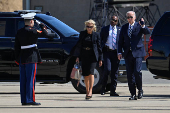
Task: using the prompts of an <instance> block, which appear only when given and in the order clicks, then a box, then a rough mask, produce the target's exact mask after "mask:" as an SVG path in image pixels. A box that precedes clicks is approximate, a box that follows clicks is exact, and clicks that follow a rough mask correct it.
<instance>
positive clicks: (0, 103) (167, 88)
mask: <svg viewBox="0 0 170 113" xmlns="http://www.w3.org/2000/svg"><path fill="white" fill-rule="evenodd" d="M144 63H145V62H144ZM142 73H143V90H144V97H143V98H142V99H138V100H133V101H129V96H130V93H129V90H128V86H127V83H120V82H119V83H118V86H117V90H116V92H117V93H118V94H119V95H120V96H119V97H110V96H109V92H108V93H107V94H106V95H104V96H102V95H100V94H93V96H92V99H91V100H85V94H79V93H78V92H77V91H76V90H75V89H74V88H73V86H72V84H71V83H70V82H69V83H67V84H40V83H37V84H36V88H35V92H36V95H35V96H36V101H37V102H40V103H41V104H42V105H41V106H21V103H20V94H19V83H18V82H4V83H0V113H33V112H34V113H88V112H89V113H106V112H107V113H113V112H115V113H125V112H126V113H169V112H170V80H164V79H154V78H153V75H152V74H151V73H150V72H149V71H147V70H146V69H145V68H143V69H142Z"/></svg>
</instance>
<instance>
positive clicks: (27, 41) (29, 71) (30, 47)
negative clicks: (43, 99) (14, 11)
mask: <svg viewBox="0 0 170 113" xmlns="http://www.w3.org/2000/svg"><path fill="white" fill-rule="evenodd" d="M35 15H36V13H27V14H23V15H21V16H22V17H23V18H24V20H25V27H24V28H21V29H20V30H18V32H17V34H16V37H15V58H16V63H17V64H18V65H19V69H20V95H21V103H22V105H41V104H40V103H37V102H35V80H36V70H37V63H41V56H40V53H39V51H38V48H37V39H38V37H40V36H48V33H47V30H46V27H45V25H44V24H39V26H40V27H41V29H42V31H39V30H37V29H35V28H33V26H34V20H33V18H34V16H35Z"/></svg>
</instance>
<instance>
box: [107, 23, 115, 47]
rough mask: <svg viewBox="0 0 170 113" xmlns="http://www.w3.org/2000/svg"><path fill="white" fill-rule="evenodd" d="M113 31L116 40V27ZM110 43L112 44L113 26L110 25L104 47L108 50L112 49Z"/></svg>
mask: <svg viewBox="0 0 170 113" xmlns="http://www.w3.org/2000/svg"><path fill="white" fill-rule="evenodd" d="M114 30H115V33H116V34H115V35H116V38H117V28H116V26H114ZM112 43H113V26H111V25H110V28H109V36H108V38H107V41H106V44H105V45H106V46H108V47H109V49H113V46H112ZM116 49H117V48H116Z"/></svg>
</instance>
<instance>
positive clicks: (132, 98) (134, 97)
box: [129, 95, 137, 100]
mask: <svg viewBox="0 0 170 113" xmlns="http://www.w3.org/2000/svg"><path fill="white" fill-rule="evenodd" d="M129 100H137V98H136V95H132V96H131V97H130V98H129Z"/></svg>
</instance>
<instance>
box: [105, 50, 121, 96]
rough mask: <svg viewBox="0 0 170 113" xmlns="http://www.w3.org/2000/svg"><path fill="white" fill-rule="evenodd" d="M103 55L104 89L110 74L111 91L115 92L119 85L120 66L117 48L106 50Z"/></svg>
mask: <svg viewBox="0 0 170 113" xmlns="http://www.w3.org/2000/svg"><path fill="white" fill-rule="evenodd" d="M103 57H104V71H103V77H102V90H105V87H106V85H107V80H108V75H110V78H111V86H110V92H111V93H114V92H115V90H116V86H117V77H118V67H119V62H120V61H119V60H118V57H117V51H116V50H115V51H107V52H104V53H103Z"/></svg>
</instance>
